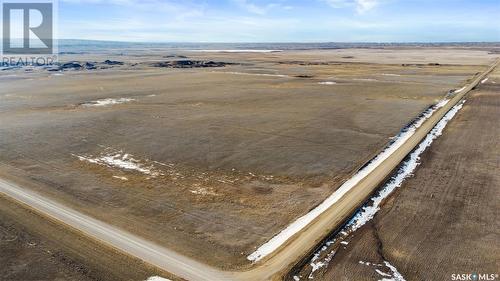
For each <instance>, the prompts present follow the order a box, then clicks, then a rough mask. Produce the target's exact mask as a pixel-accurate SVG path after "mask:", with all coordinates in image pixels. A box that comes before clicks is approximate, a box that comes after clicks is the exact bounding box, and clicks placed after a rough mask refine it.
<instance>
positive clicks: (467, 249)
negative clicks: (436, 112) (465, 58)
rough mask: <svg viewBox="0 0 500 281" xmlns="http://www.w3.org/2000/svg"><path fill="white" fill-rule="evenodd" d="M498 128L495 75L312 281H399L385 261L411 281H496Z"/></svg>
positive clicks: (499, 98)
mask: <svg viewBox="0 0 500 281" xmlns="http://www.w3.org/2000/svg"><path fill="white" fill-rule="evenodd" d="M499 121H500V71H498V70H497V71H496V72H494V73H493V74H492V75H491V76H490V78H489V79H488V81H485V83H483V84H481V85H479V86H478V88H477V89H476V90H474V91H472V92H470V93H469V95H468V97H467V102H466V104H465V105H464V107H463V109H462V110H461V111H460V112H459V114H458V115H457V116H456V117H455V119H454V120H452V121H451V122H450V123H449V124H448V127H447V128H446V129H445V131H444V134H443V135H442V136H441V137H440V138H438V139H437V140H436V141H435V142H434V143H433V145H432V146H431V148H430V149H429V150H428V151H427V152H425V153H424V154H423V157H422V159H421V162H422V164H421V166H420V167H419V168H417V171H416V174H415V176H414V177H413V178H411V179H409V180H407V181H406V183H405V184H404V185H403V186H402V187H400V188H399V189H398V191H396V192H395V193H394V194H393V195H392V197H391V198H390V199H389V200H388V201H387V202H386V203H385V205H384V206H383V207H382V209H381V210H380V211H379V213H378V214H377V215H376V217H375V218H374V219H373V220H372V221H371V222H370V223H369V224H367V225H365V226H364V227H363V228H361V229H360V230H358V232H356V233H355V234H354V236H353V237H352V239H351V240H350V241H349V244H348V245H346V246H344V247H341V248H340V249H339V251H338V252H337V253H336V255H335V256H334V258H333V259H332V260H331V261H330V263H329V266H328V267H327V268H326V270H323V271H322V272H318V273H316V274H315V276H316V277H315V278H314V280H353V281H361V280H380V279H382V278H387V277H390V278H395V274H394V272H393V271H392V270H391V269H390V268H389V267H388V266H386V264H385V263H384V262H385V261H387V262H389V263H390V264H391V265H392V266H394V267H395V269H396V270H397V271H398V272H399V273H400V274H401V275H402V276H403V277H404V279H405V280H407V281H413V280H415V281H417V280H452V274H473V273H477V274H480V275H481V274H488V275H489V276H490V277H489V278H496V279H498V274H499V273H500V272H499V269H500V231H499V229H500V221H499V220H498V217H499V214H500V205H499V204H498V198H500V127H499V126H498V124H499ZM377 270H378V271H379V272H377ZM384 274H387V275H386V276H384ZM390 280H400V279H390ZM472 280H473V279H472ZM490 280H494V279H490Z"/></svg>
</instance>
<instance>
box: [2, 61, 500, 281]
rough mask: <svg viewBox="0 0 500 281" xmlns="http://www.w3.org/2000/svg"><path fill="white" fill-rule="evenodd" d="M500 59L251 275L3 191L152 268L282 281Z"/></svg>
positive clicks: (35, 197)
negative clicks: (223, 267) (217, 267)
mask: <svg viewBox="0 0 500 281" xmlns="http://www.w3.org/2000/svg"><path fill="white" fill-rule="evenodd" d="M499 63H500V61H497V62H496V63H495V64H494V65H493V66H492V67H491V68H490V69H489V70H488V71H486V72H485V73H483V74H482V75H480V76H479V77H477V78H476V79H475V80H474V82H473V83H471V84H470V85H469V86H467V87H466V88H465V89H463V90H462V91H461V92H459V93H458V94H456V96H455V97H454V98H453V99H452V100H451V101H450V102H448V103H447V104H446V105H445V106H444V107H442V108H441V109H439V110H438V111H436V112H435V113H434V114H433V115H432V116H431V117H430V118H429V119H428V120H427V121H426V122H425V123H424V124H422V126H421V127H419V128H418V129H417V130H416V131H415V133H414V134H413V135H412V136H411V137H410V138H409V139H408V140H407V141H406V142H405V143H404V144H403V145H402V146H401V147H399V149H397V150H396V151H394V153H392V154H391V155H390V156H389V157H388V158H387V159H386V160H385V161H384V162H382V163H381V164H380V165H378V166H377V167H376V168H375V169H374V170H373V171H372V172H371V173H370V174H368V175H367V176H366V177H364V178H363V179H362V180H361V181H360V182H359V183H358V184H357V185H356V186H355V187H354V188H352V190H351V191H349V192H348V193H347V194H345V195H344V196H343V197H342V198H341V199H340V200H339V201H338V202H337V203H335V204H334V205H333V206H332V207H331V208H330V209H328V210H327V211H326V212H324V213H323V214H321V215H320V216H319V217H318V218H317V219H316V220H315V221H313V222H312V223H311V224H309V225H308V226H307V227H306V228H304V229H303V230H302V231H301V232H300V233H298V234H297V235H295V236H293V237H292V238H291V239H290V240H288V241H287V243H285V244H284V245H283V246H282V247H281V248H279V249H278V250H277V251H276V252H274V253H273V254H272V255H270V256H269V257H268V258H267V259H265V260H262V261H261V262H260V263H258V264H256V265H255V267H254V268H253V269H251V270H249V271H245V272H224V271H221V270H218V269H215V268H212V267H209V266H206V265H204V264H202V263H199V262H197V261H195V260H193V259H190V258H187V257H185V256H182V255H179V254H178V253H176V252H173V251H171V250H169V249H166V248H164V247H161V246H159V245H155V244H153V243H151V242H148V241H146V240H144V239H142V238H140V237H137V236H134V235H132V234H129V233H127V232H125V231H123V230H120V229H118V228H116V227H113V226H111V225H109V224H106V223H103V222H100V221H98V220H95V219H93V218H91V217H88V216H85V215H83V214H81V213H79V212H77V211H74V210H71V209H70V208H68V207H65V206H64V205H62V204H59V203H57V202H54V201H52V200H50V199H47V198H44V197H43V196H41V195H39V194H37V193H34V192H31V191H28V190H26V189H24V188H22V187H20V186H18V185H15V184H12V183H10V182H7V181H4V180H0V192H1V193H3V194H6V195H7V196H9V197H11V198H13V199H15V200H17V201H19V202H21V203H23V204H26V205H28V206H30V207H31V208H32V209H34V210H36V211H38V212H40V213H42V214H44V215H46V216H47V217H49V218H52V219H55V220H58V221H60V222H62V223H64V224H66V225H68V226H70V227H73V228H75V229H78V230H79V231H81V232H83V233H84V234H85V235H88V236H90V237H93V238H95V239H97V240H100V241H102V242H103V243H105V244H108V245H110V246H113V247H115V248H117V249H119V250H120V251H122V252H125V253H127V254H129V255H132V256H134V257H137V258H140V259H142V260H144V261H146V262H148V263H150V264H152V265H155V266H157V267H159V268H161V269H164V270H166V271H168V272H170V273H172V274H175V275H177V276H179V277H181V278H184V279H188V280H269V279H279V278H280V275H281V273H284V272H285V271H287V270H288V269H289V268H290V266H292V265H293V264H294V263H295V262H297V261H298V260H299V259H301V258H302V257H303V256H304V255H307V254H308V253H309V252H310V251H311V250H312V249H313V248H314V247H315V246H316V245H317V244H318V243H319V242H320V241H321V240H322V239H323V238H324V237H325V236H326V235H328V234H329V233H330V232H331V231H332V230H333V229H335V228H336V227H338V225H339V224H340V223H342V221H343V220H345V219H346V218H347V217H348V216H349V215H351V214H352V213H353V211H354V210H355V209H356V208H357V207H358V206H359V205H360V204H362V203H363V202H364V201H365V200H366V198H367V197H368V196H369V195H370V194H371V193H372V192H373V191H374V190H375V189H376V188H377V187H378V186H379V184H380V183H382V182H383V181H384V179H385V178H386V177H387V176H388V175H389V174H390V173H391V172H392V171H393V169H394V168H395V167H397V166H398V165H399V163H400V162H401V161H402V160H403V159H404V158H405V157H406V155H407V154H408V153H410V152H411V151H412V150H413V149H414V147H415V146H416V145H418V144H419V143H420V141H421V140H422V139H423V138H424V137H425V136H426V135H427V134H428V132H429V131H430V130H431V129H432V128H433V127H434V126H435V124H436V123H437V122H438V121H439V120H440V119H441V118H442V117H443V116H444V115H445V114H446V112H448V111H449V110H450V109H451V108H452V107H453V106H454V105H455V104H456V103H457V102H458V101H460V100H461V99H462V98H463V96H464V95H465V94H466V93H467V92H469V91H470V90H471V89H472V88H474V87H475V86H476V85H477V84H479V83H480V82H481V80H483V79H484V78H485V77H486V76H487V75H488V74H489V73H490V72H491V71H492V70H493V69H494V68H495V67H496V66H497V65H498V64H499Z"/></svg>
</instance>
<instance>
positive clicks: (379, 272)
mask: <svg viewBox="0 0 500 281" xmlns="http://www.w3.org/2000/svg"><path fill="white" fill-rule="evenodd" d="M375 272H377V273H378V274H379V275H382V276H384V277H392V275H390V274H387V273H385V272H382V271H380V270H378V269H375Z"/></svg>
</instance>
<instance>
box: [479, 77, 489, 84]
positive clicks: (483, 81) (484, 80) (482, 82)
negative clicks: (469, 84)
mask: <svg viewBox="0 0 500 281" xmlns="http://www.w3.org/2000/svg"><path fill="white" fill-rule="evenodd" d="M488 79H489V78H486V79H483V80H482V81H481V84H484V83H486V81H488Z"/></svg>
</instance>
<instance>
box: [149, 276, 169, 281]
mask: <svg viewBox="0 0 500 281" xmlns="http://www.w3.org/2000/svg"><path fill="white" fill-rule="evenodd" d="M146 281H172V280H170V279H167V278H163V277H160V276H152V277H149V278H148V279H146Z"/></svg>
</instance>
